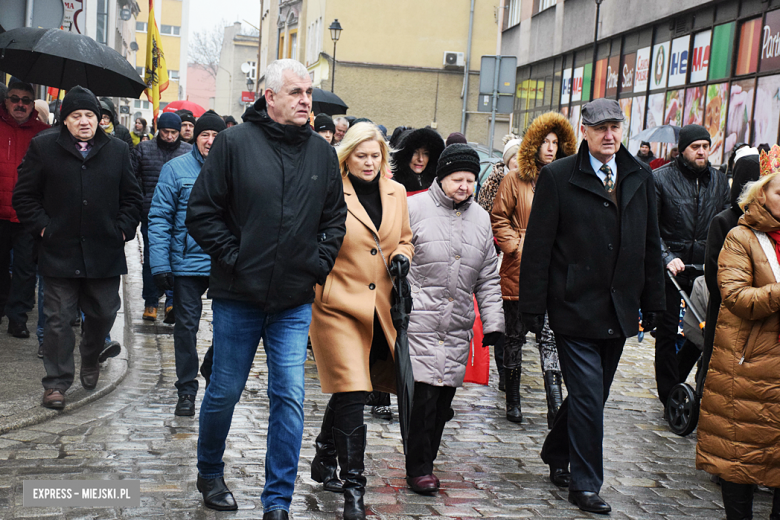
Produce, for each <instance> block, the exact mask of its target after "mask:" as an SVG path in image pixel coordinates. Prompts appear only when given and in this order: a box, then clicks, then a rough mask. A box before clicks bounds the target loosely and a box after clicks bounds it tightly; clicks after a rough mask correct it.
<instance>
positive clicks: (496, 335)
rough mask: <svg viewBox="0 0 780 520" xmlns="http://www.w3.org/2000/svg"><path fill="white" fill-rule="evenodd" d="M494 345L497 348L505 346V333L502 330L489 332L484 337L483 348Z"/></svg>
mask: <svg viewBox="0 0 780 520" xmlns="http://www.w3.org/2000/svg"><path fill="white" fill-rule="evenodd" d="M489 345H493V346H494V347H496V348H501V347H503V346H504V334H503V333H502V332H488V333H487V334H485V336H484V337H483V338H482V348H485V347H487V346H489Z"/></svg>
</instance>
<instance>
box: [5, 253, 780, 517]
mask: <svg viewBox="0 0 780 520" xmlns="http://www.w3.org/2000/svg"><path fill="white" fill-rule="evenodd" d="M128 251H129V252H130V253H131V254H130V257H129V259H128V264H129V268H130V275H128V276H127V277H126V278H125V295H126V298H127V299H126V301H125V309H126V312H128V313H129V316H128V319H127V320H126V322H125V323H126V327H125V335H124V338H125V341H124V343H125V344H126V346H129V364H128V367H127V371H126V373H125V374H124V379H122V380H121V382H119V383H118V385H117V387H116V389H114V390H113V391H111V392H110V393H108V394H107V395H105V396H104V397H102V398H100V399H97V400H95V401H93V402H90V403H88V404H85V405H84V406H82V407H80V408H78V409H75V410H66V411H64V412H61V413H59V414H56V416H55V417H53V418H50V419H47V420H44V421H42V422H39V423H38V424H35V425H31V426H27V427H21V428H17V429H14V430H11V431H9V432H6V433H4V434H2V435H0V517H2V518H65V519H86V518H90V519H104V518H105V519H110V518H127V519H136V518H138V519H141V518H143V519H147V518H165V519H190V518H192V519H212V518H261V517H262V504H261V503H260V494H261V492H262V485H263V474H264V467H263V466H264V458H265V451H266V420H267V416H268V403H267V399H266V396H265V383H266V378H267V371H266V367H265V361H264V355H263V353H262V350H261V349H259V350H258V355H257V359H256V363H255V366H254V368H253V370H252V373H251V375H250V379H249V382H248V383H247V388H246V390H245V392H244V395H243V397H242V400H241V402H240V403H239V405H238V406H237V408H236V412H235V414H234V417H233V425H232V429H231V433H230V436H229V438H228V444H227V450H226V452H225V462H226V475H225V479H226V481H227V483H228V485H229V486H230V487H231V490H232V491H233V492H234V494H235V496H236V500H237V501H238V504H239V510H238V511H237V512H233V513H217V512H214V511H211V510H208V509H206V508H204V507H203V504H202V501H201V498H200V494H199V493H198V492H197V490H196V489H195V478H196V475H197V470H196V467H195V451H196V443H197V434H198V426H197V425H198V423H197V416H196V417H194V418H185V417H175V416H174V415H173V410H174V407H175V404H176V390H175V388H174V386H173V383H174V381H175V365H174V353H173V336H172V327H170V326H167V325H163V324H162V322H161V321H158V322H157V323H156V324H150V323H148V322H143V321H142V320H141V313H142V312H143V302H142V300H141V297H140V293H141V275H140V257H139V256H138V254H137V251H138V246H137V244H136V243H135V242H131V243H129V244H128ZM210 313H211V311H210V307H209V306H206V310H205V312H204V316H203V320H202V321H201V333H200V334H199V350H200V353H201V357H202V355H203V354H204V353H205V351H206V349H207V348H208V346H209V343H210V335H211V333H210V328H209V322H210V318H211V314H210ZM526 354H527V355H526V356H525V357H526V362H525V365H524V375H523V384H522V390H521V393H522V396H523V415H524V422H523V423H522V424H519V425H518V424H513V423H510V422H508V421H506V419H504V394H503V393H502V392H499V391H498V390H497V388H496V384H497V378H496V374H495V372H493V373H492V374H491V382H490V385H489V386H487V387H484V386H478V385H471V384H470V385H466V386H465V387H464V388H462V389H459V390H458V392H457V394H456V396H455V399H454V401H453V408H454V410H455V418H454V419H453V420H452V421H450V422H449V423H448V424H447V428H446V429H445V432H444V438H443V441H442V447H441V451H440V454H439V458H438V459H437V461H436V465H435V472H436V474H437V475H438V476H439V478H440V479H441V483H442V490H441V492H440V493H439V494H438V495H437V496H433V497H425V496H420V495H416V494H414V493H412V492H411V491H409V490H408V489H407V488H406V484H405V481H404V475H405V473H404V459H403V454H402V449H401V442H400V433H399V429H398V424H397V423H396V422H394V421H383V420H379V419H375V418H373V417H371V415H370V413H368V409H367V410H366V422H367V424H368V430H369V431H368V448H367V453H366V470H367V478H368V486H367V487H368V489H367V494H366V497H365V502H366V505H367V509H368V514H369V515H370V516H369V517H370V518H377V519H394V520H395V519H397V520H402V519H403V520H406V519H415V520H425V519H433V518H436V519H464V520H465V519H471V518H566V519H578V518H604V517H601V516H599V515H591V514H588V513H583V512H581V511H579V510H578V509H577V508H576V507H575V506H572V505H570V504H569V503H568V502H567V501H566V491H561V490H559V489H558V488H557V487H555V486H554V485H553V484H551V483H550V482H549V480H548V479H547V466H545V465H544V464H543V463H542V462H541V460H540V459H539V450H540V448H541V444H542V442H543V440H544V437H545V434H546V432H547V425H546V405H545V401H544V390H543V385H542V378H541V373H540V369H539V364H538V354H537V351H536V349H535V347H534V345H533V343H532V342H529V345H527V346H526ZM201 384H202V380H201ZM76 386H78V383H76ZM654 388H655V384H654V380H653V342H652V339H651V338H648V339H646V340H645V341H644V342H643V343H638V342H637V341H636V339H632V340H630V342H629V344H628V345H627V346H626V349H625V351H624V354H623V358H622V360H621V363H620V367H619V369H618V373H617V375H616V378H615V383H614V385H613V392H612V396H611V398H610V400H609V402H608V403H607V410H606V428H605V439H604V446H605V477H606V479H605V480H606V481H605V485H604V487H603V489H602V493H601V495H602V496H603V497H604V498H605V499H606V500H607V501H608V502H609V503H610V504H611V505H612V508H613V512H612V514H611V515H610V518H620V519H623V518H632V519H649V518H659V519H674V518H707V519H717V518H724V517H725V515H724V513H723V510H722V507H721V505H720V503H721V500H720V491H719V488H718V487H717V486H716V485H715V484H713V483H712V482H711V481H710V479H709V476H708V475H707V474H705V473H703V472H699V471H696V470H695V469H694V457H695V445H696V434H695V432H694V433H693V434H691V435H690V436H688V437H685V438H683V437H678V436H676V435H674V434H672V433H671V432H670V431H669V429H668V427H667V426H666V424H665V422H664V421H663V418H662V408H661V405H660V403H659V402H658V399H657V398H656V397H655V390H654ZM306 391H307V395H306V404H305V418H306V419H305V421H306V422H305V431H304V439H303V449H302V451H301V460H300V465H299V468H298V481H297V483H296V492H295V496H294V498H293V503H292V510H291V511H292V515H291V516H292V518H295V519H299V520H302V519H312V520H315V519H336V518H341V506H342V500H343V499H342V497H341V495H337V494H333V493H329V492H326V491H323V490H322V488H321V486H320V485H319V484H317V483H315V482H313V481H312V480H311V479H310V478H309V467H310V462H311V459H312V457H313V456H314V448H313V442H314V438H315V437H316V435H317V432H318V430H319V421H320V420H321V418H322V413H323V410H324V407H325V405H326V403H327V399H328V396H326V395H324V394H322V393H321V392H320V390H319V384H318V381H317V373H316V367H315V364H314V361H313V359H311V357H310V359H309V360H308V361H307V365H306ZM36 392H38V391H37V390H36ZM36 395H37V393H36ZM201 399H202V391H200V392H199V395H198V401H197V405H198V407H199V406H200V401H201ZM61 479H62V480H75V479H91V480H99V479H100V480H116V479H140V480H141V506H140V507H138V508H128V509H108V508H89V509H88V508H25V507H24V506H23V502H22V484H23V481H24V480H61ZM770 502H771V496H770V495H769V494H768V493H767V492H766V490H761V491H759V492H758V493H757V494H756V498H755V504H754V512H755V518H768V517H769V509H770Z"/></svg>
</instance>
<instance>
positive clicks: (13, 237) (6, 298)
mask: <svg viewBox="0 0 780 520" xmlns="http://www.w3.org/2000/svg"><path fill="white" fill-rule="evenodd" d="M11 250H13V252H14V262H13V266H12V268H11V271H12V272H13V276H11V275H10V274H9V266H10V260H11ZM36 264H37V261H36V251H35V238H34V237H33V235H32V234H31V233H30V232H29V231H28V230H27V229H25V228H24V227H23V226H22V224H20V223H18V222H11V221H10V220H0V309H3V314H5V315H6V316H8V319H9V320H10V321H13V322H16V323H27V314H28V313H29V312H31V311H32V309H33V305H34V304H35V280H36V275H37V266H36Z"/></svg>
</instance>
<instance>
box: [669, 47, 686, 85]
mask: <svg viewBox="0 0 780 520" xmlns="http://www.w3.org/2000/svg"><path fill="white" fill-rule="evenodd" d="M690 44H691V37H690V35H688V36H683V37H682V38H677V39H676V40H674V41H673V42H672V52H671V54H670V55H669V86H670V87H678V86H680V85H685V78H686V77H687V76H688V47H690Z"/></svg>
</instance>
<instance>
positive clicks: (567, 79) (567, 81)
mask: <svg viewBox="0 0 780 520" xmlns="http://www.w3.org/2000/svg"><path fill="white" fill-rule="evenodd" d="M570 98H571V69H566V70H564V71H563V81H562V82H561V105H568V104H569V99H570Z"/></svg>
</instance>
